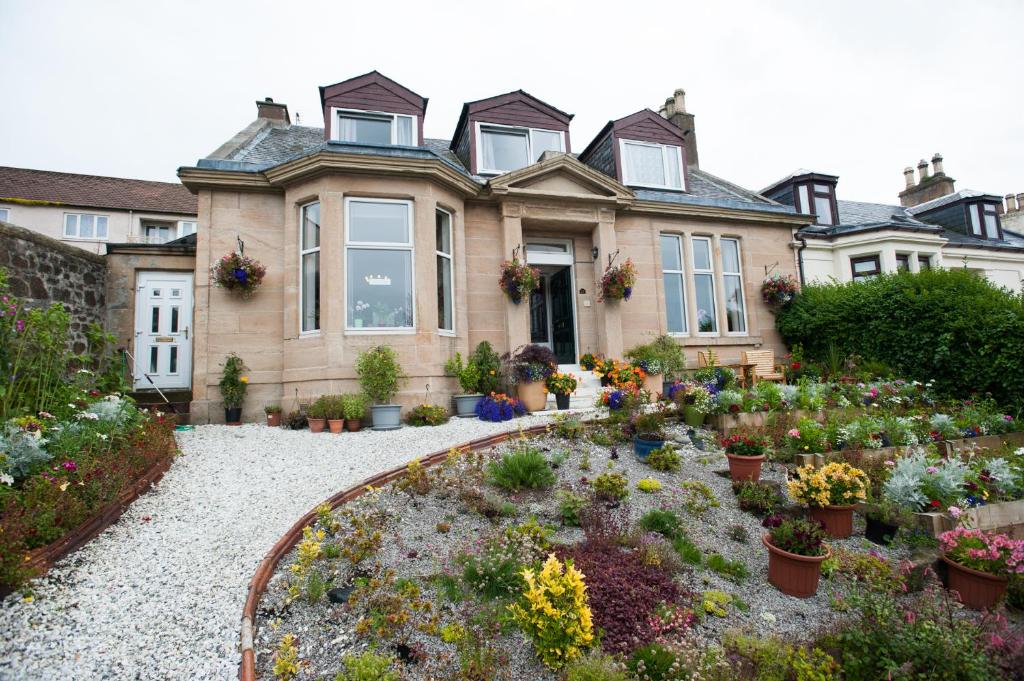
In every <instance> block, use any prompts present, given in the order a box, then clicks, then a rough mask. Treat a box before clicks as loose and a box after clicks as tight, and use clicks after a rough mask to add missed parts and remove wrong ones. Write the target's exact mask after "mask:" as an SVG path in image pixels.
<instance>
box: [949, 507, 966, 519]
mask: <svg viewBox="0 0 1024 681" xmlns="http://www.w3.org/2000/svg"><path fill="white" fill-rule="evenodd" d="M946 512H947V513H949V515H951V516H953V518H959V517H960V514H961V513H963V511H961V510H960V507H959V506H950V507H949V508H947V509H946Z"/></svg>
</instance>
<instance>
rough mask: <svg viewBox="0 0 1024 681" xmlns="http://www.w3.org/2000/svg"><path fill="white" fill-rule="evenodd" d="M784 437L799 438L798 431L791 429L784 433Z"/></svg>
mask: <svg viewBox="0 0 1024 681" xmlns="http://www.w3.org/2000/svg"><path fill="white" fill-rule="evenodd" d="M786 435H788V436H790V437H800V431H799V430H798V429H796V428H793V429H792V430H790V431H789V432H788V433H786Z"/></svg>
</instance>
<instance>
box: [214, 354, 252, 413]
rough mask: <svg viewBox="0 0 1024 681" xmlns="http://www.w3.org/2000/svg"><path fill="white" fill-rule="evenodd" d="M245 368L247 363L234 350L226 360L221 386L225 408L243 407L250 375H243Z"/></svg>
mask: <svg viewBox="0 0 1024 681" xmlns="http://www.w3.org/2000/svg"><path fill="white" fill-rule="evenodd" d="M244 369H245V363H244V362H242V358H241V357H239V356H238V355H236V354H235V353H233V352H232V353H231V354H230V355H228V356H227V358H226V359H225V360H224V369H223V370H222V371H221V376H220V383H219V386H220V395H221V398H222V399H223V401H224V408H225V409H232V408H237V407H241V406H242V402H243V401H244V400H245V390H246V388H247V387H248V384H249V377H248V376H243V375H242V371H243V370H244Z"/></svg>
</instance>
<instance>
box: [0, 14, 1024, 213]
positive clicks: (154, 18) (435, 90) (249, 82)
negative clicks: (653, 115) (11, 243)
mask: <svg viewBox="0 0 1024 681" xmlns="http://www.w3.org/2000/svg"><path fill="white" fill-rule="evenodd" d="M604 7H607V8H608V9H607V10H604V9H603V8H604ZM1022 26H1024V2H1021V0H1006V1H996V0H992V1H989V2H977V1H972V2H944V1H939V2H937V1H931V2H924V1H921V2H895V1H893V0H889V1H888V2H874V1H867V0H858V1H857V2H845V3H842V5H841V6H840V3H831V2H821V1H820V0H816V1H814V2H796V1H793V2H768V1H760V2H714V3H712V2H705V3H694V2H682V1H680V0H676V1H674V2H666V3H645V2H641V1H637V0H634V1H633V2H624V3H622V2H618V3H607V2H600V1H595V0H590V1H589V2H578V3H577V2H569V1H563V2H551V1H550V0H548V1H545V2H536V3H535V2H504V3H502V2H471V3H469V2H467V3H455V2H451V3H447V2H441V1H440V0H434V1H433V2H425V1H423V0H419V1H415V2H403V1H399V0H387V1H386V2H370V3H352V2H343V1H341V0H334V1H332V2H322V3H321V2H316V3H314V2H298V1H289V0H277V1H275V2H253V1H247V2H221V1H216V2H215V1H212V0H206V1H204V2H196V1H193V0H173V1H171V2H162V1H161V2H158V1H154V0H145V1H141V2H140V1H131V2H105V1H90V2H51V1H48V0H0V47H2V56H0V101H2V102H3V106H0V165H11V166H22V167H29V168H43V169H52V170H63V171H70V172H79V173H90V174H100V175H113V176H121V177H138V178H145V179H154V180H168V181H174V180H175V179H176V174H175V173H176V169H177V168H178V167H179V166H182V165H192V164H194V163H195V161H196V159H198V158H200V157H202V156H204V155H206V154H207V153H209V152H210V151H212V150H213V149H215V148H216V147H217V146H219V145H220V144H221V143H222V142H224V141H225V140H227V139H228V138H229V137H231V136H232V135H233V134H234V133H235V132H237V131H238V130H240V129H241V128H243V127H244V126H245V125H246V124H248V123H249V122H250V121H251V120H252V119H253V118H254V117H255V113H256V107H255V104H254V101H255V100H256V99H257V98H263V97H267V96H269V97H273V98H274V99H275V100H276V101H279V102H284V103H286V104H288V106H289V109H290V110H291V112H292V119H293V121H294V119H295V116H296V114H299V115H301V118H302V123H303V124H304V125H315V126H318V127H319V126H322V125H323V120H322V115H321V113H320V111H319V95H318V91H317V86H320V85H327V84H330V83H334V82H337V81H340V80H345V79H347V78H349V77H351V76H355V75H358V74H361V73H364V72H366V71H370V70H372V69H377V70H379V71H381V72H382V73H384V74H385V75H387V76H389V77H391V78H393V79H395V80H397V81H398V82H400V83H402V84H403V85H406V86H407V87H409V88H411V89H412V90H414V91H416V92H418V93H420V94H421V95H423V96H426V97H429V98H430V104H429V107H428V109H427V115H426V120H425V133H426V135H427V136H428V137H442V138H446V139H447V138H449V137H450V136H451V133H452V130H453V129H454V127H455V123H456V120H457V118H458V114H459V109H460V107H461V105H462V103H463V102H465V101H470V100H474V99H480V98H483V97H487V96H490V95H494V94H499V93H502V92H507V91H509V90H514V89H517V88H522V89H524V90H526V91H528V92H530V93H531V94H533V95H535V96H537V97H539V98H541V99H543V100H545V101H547V102H549V103H551V104H552V105H554V106H556V107H558V108H560V109H562V110H564V111H568V112H570V113H574V114H575V115H576V117H575V119H574V120H573V122H572V128H571V132H572V142H573V150H574V151H580V150H582V149H583V147H584V146H586V143H587V142H589V141H590V139H591V138H592V137H593V135H594V134H595V133H596V132H597V131H598V130H599V129H600V127H601V126H602V125H603V124H604V123H606V122H607V121H608V120H610V119H612V118H619V117H621V116H624V115H627V114H630V113H632V112H634V111H637V110H639V109H641V108H644V107H650V108H653V109H657V107H658V105H659V104H660V103H662V102H664V100H665V98H666V97H668V96H669V95H671V93H672V91H673V90H674V89H675V88H677V87H683V88H684V89H685V90H686V92H687V108H688V110H689V111H690V112H691V113H694V114H696V125H697V141H698V148H699V152H700V164H701V167H702V168H703V169H705V170H707V171H709V172H712V173H715V174H718V175H720V176H722V177H725V178H727V179H729V180H732V181H734V182H737V183H739V184H741V185H743V186H746V187H748V188H751V189H755V190H756V189H760V188H763V187H764V186H765V185H767V184H769V183H770V182H772V181H774V180H775V179H778V178H780V177H782V176H784V175H787V174H788V173H790V172H791V171H792V170H794V169H796V168H810V169H813V170H816V171H819V172H827V173H833V174H836V175H839V176H840V180H839V190H838V191H839V198H841V199H852V200H867V201H879V202H883V201H884V202H896V195H897V193H898V192H899V191H900V189H902V187H903V175H902V173H901V171H902V169H903V168H904V167H905V166H907V165H912V164H916V162H917V161H918V160H919V159H921V158H929V159H930V158H931V156H932V154H933V153H935V152H941V153H942V154H943V156H944V157H945V160H946V163H945V165H946V171H947V173H948V174H949V175H951V176H953V177H954V178H956V179H957V187H958V188H959V189H966V188H973V189H980V190H983V191H987V192H991V193H995V194H999V195H1003V194H1006V193H1008V192H1014V193H1016V192H1024V171H1022V168H1024V141H1022V136H1021V129H1022V125H1021V121H1022V115H1024V81H1022V76H1021V68H1022V66H1024V40H1022V39H1021V28H1022Z"/></svg>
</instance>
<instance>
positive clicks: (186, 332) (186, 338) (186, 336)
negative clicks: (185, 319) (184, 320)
mask: <svg viewBox="0 0 1024 681" xmlns="http://www.w3.org/2000/svg"><path fill="white" fill-rule="evenodd" d="M185 340H188V327H187V326H186V327H185Z"/></svg>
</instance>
